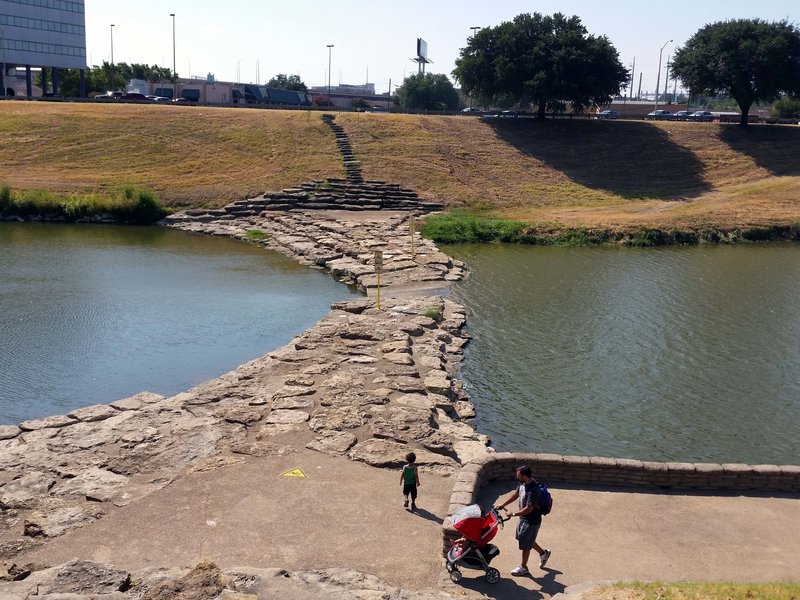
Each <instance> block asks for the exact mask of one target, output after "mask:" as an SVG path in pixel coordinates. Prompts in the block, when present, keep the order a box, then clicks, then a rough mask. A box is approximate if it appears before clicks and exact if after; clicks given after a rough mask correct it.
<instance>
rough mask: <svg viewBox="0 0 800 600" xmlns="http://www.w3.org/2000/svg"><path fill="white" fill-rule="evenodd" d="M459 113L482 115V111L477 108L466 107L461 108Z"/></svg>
mask: <svg viewBox="0 0 800 600" xmlns="http://www.w3.org/2000/svg"><path fill="white" fill-rule="evenodd" d="M461 112H462V114H465V115H468V114H470V113H477V114H480V113H482V112H483V111H482V110H481V109H480V108H478V107H477V106H468V107H466V108H462V109H461Z"/></svg>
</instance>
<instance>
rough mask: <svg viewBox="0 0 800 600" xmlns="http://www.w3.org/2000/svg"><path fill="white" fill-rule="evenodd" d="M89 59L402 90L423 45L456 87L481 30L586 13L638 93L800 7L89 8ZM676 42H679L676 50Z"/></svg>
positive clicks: (331, 4)
mask: <svg viewBox="0 0 800 600" xmlns="http://www.w3.org/2000/svg"><path fill="white" fill-rule="evenodd" d="M85 4H86V54H87V61H88V62H89V64H90V65H92V64H98V65H99V64H101V63H102V62H103V61H104V60H105V61H110V60H111V31H112V28H111V24H113V25H114V27H113V39H114V61H115V62H127V63H146V64H150V65H152V64H157V65H159V66H166V67H172V64H173V35H172V33H173V27H172V26H173V18H172V17H170V13H174V14H175V19H174V21H175V57H176V58H175V63H176V69H177V72H178V74H179V75H180V76H181V77H187V76H192V77H202V78H205V77H206V75H207V74H208V73H212V74H213V75H214V76H215V78H216V79H217V80H218V81H234V82H242V83H256V82H258V83H262V84H263V83H265V82H266V81H267V80H269V79H270V78H271V77H273V76H274V75H276V74H278V73H285V74H287V75H299V76H300V78H301V79H302V80H303V81H304V82H305V83H306V85H308V86H317V85H319V86H324V85H326V84H327V81H328V59H329V49H328V48H327V45H328V44H333V48H331V49H330V63H331V69H330V74H331V77H330V81H331V85H336V84H338V83H346V84H363V83H365V82H370V83H374V84H375V89H376V92H377V93H384V92H386V91H388V90H389V83H390V81H391V85H392V90H394V89H395V88H396V87H397V86H398V85H399V84H400V83H402V80H403V79H404V78H405V77H406V76H408V75H412V74H414V73H416V72H417V68H418V67H417V64H416V63H414V62H412V61H411V58H413V57H414V56H415V55H416V40H417V38H418V37H421V38H423V39H424V40H425V41H426V42H427V43H428V58H429V59H430V60H432V61H433V64H429V65H428V66H427V68H426V71H427V72H429V73H444V74H446V75H448V76H449V77H450V78H451V79H452V75H451V73H452V71H453V68H454V67H455V60H456V58H458V56H459V51H460V49H461V48H463V47H464V46H465V45H466V44H467V39H468V37H469V36H470V35H472V30H471V29H470V28H471V27H493V26H496V25H499V24H500V23H501V22H503V21H510V20H512V19H513V18H514V17H515V16H516V15H518V14H520V13H525V12H541V13H544V14H552V13H554V12H557V11H559V12H562V13H564V14H565V15H577V16H579V17H580V18H581V20H582V22H583V24H584V26H585V27H586V29H587V30H588V32H589V33H590V34H592V35H605V36H606V37H608V38H609V40H611V43H612V44H613V45H614V47H615V48H616V49H617V51H618V52H619V57H620V62H622V64H623V65H624V66H626V68H628V69H629V70H630V69H631V68H632V66H633V62H634V59H635V61H636V65H635V71H634V76H633V77H634V88H636V87H638V82H639V74H642V75H643V79H642V92H643V93H644V92H646V91H653V90H655V87H656V80H657V75H658V64H659V50H661V48H662V46H664V44H666V46H665V47H664V50H663V55H662V61H661V63H662V65H661V66H662V73H661V78H660V79H661V86H662V89H663V85H664V76H665V74H664V69H665V67H666V64H667V60H668V57H669V56H670V54H671V53H672V52H674V50H675V48H676V47H680V46H681V45H682V44H683V43H685V42H686V40H688V39H689V38H690V37H691V36H692V35H693V34H694V33H695V32H696V31H697V30H698V29H700V28H701V27H703V26H704V25H706V24H708V23H713V22H716V21H722V20H727V19H738V18H756V17H758V18H761V19H764V20H767V21H777V20H782V19H787V20H788V21H789V22H791V23H794V24H796V25H798V26H800V2H797V1H796V0H792V1H789V0H763V1H761V2H754V1H752V0H747V1H745V0H702V1H699V2H698V1H692V2H689V1H685V0H673V1H672V2H669V3H654V2H646V1H644V2H642V1H640V2H633V1H623V0H604V1H602V2H600V1H597V0H595V1H592V2H587V1H574V0H563V1H561V2H559V3H558V4H548V5H537V4H536V3H533V2H524V1H522V0H499V1H496V2H489V1H487V0H477V1H476V0H461V1H455V0H443V1H441V0H440V1H435V0H428V1H426V2H422V1H420V0H403V1H402V2H387V1H385V0H358V1H356V0H326V1H320V0H288V1H287V0H281V1H280V2H278V1H275V0H85ZM669 40H673V41H672V42H668V41H669Z"/></svg>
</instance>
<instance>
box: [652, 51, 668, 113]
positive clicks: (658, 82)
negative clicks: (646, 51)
mask: <svg viewBox="0 0 800 600" xmlns="http://www.w3.org/2000/svg"><path fill="white" fill-rule="evenodd" d="M671 41H672V40H667V41H666V42H664V45H663V46H661V50H659V51H658V76H657V77H656V106H655V108H654V109H653V110H654V111H656V110H658V89H659V88H660V87H661V54H662V53H663V52H664V48H666V47H667V44H669V43H670V42H671Z"/></svg>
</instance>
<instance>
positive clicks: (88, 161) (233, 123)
mask: <svg viewBox="0 0 800 600" xmlns="http://www.w3.org/2000/svg"><path fill="white" fill-rule="evenodd" d="M0 161H2V164H3V165H4V169H3V171H4V173H3V175H2V178H3V180H4V182H5V183H7V184H8V185H10V186H11V187H12V188H13V189H17V190H25V189H45V190H49V191H54V192H59V193H71V192H77V193H94V192H98V191H99V192H104V191H105V192H108V191H111V190H116V189H119V188H120V187H122V186H123V185H124V184H134V185H139V186H147V187H149V188H151V189H153V190H154V191H156V192H157V194H158V195H159V197H161V198H162V200H163V201H164V202H165V203H166V204H167V205H170V206H173V207H181V206H203V205H205V206H222V205H224V204H227V203H228V202H231V201H232V200H235V199H237V198H242V197H246V196H253V195H256V194H260V193H263V192H265V191H267V190H277V189H281V188H282V187H287V186H291V185H295V184H297V183H299V182H301V181H305V180H309V179H315V178H320V177H332V176H337V175H341V172H342V170H341V160H340V158H339V156H338V154H337V150H336V146H335V144H334V140H333V136H332V135H331V133H330V129H329V128H328V127H327V126H324V125H323V124H322V123H321V121H320V118H319V115H317V114H311V113H306V112H294V111H255V110H237V109H227V108H199V107H189V106H158V105H131V104H121V105H108V104H98V105H95V104H50V103H38V102H37V103H28V102H3V103H2V104H0Z"/></svg>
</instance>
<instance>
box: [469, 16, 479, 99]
mask: <svg viewBox="0 0 800 600" xmlns="http://www.w3.org/2000/svg"><path fill="white" fill-rule="evenodd" d="M470 29H471V30H472V38H473V39H475V34H476V33H478V30H479V29H480V27H477V26H473V27H470ZM469 107H470V108H472V95H471V94H470V97H469Z"/></svg>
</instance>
